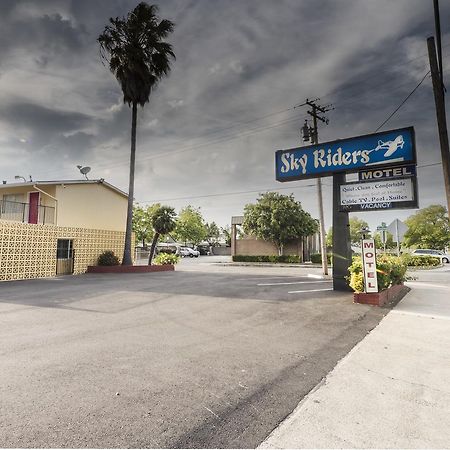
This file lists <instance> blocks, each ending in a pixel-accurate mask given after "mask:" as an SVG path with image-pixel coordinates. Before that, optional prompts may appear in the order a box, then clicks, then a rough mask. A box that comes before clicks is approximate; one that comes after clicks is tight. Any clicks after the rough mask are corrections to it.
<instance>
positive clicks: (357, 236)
mask: <svg viewBox="0 0 450 450" xmlns="http://www.w3.org/2000/svg"><path fill="white" fill-rule="evenodd" d="M348 222H349V224H350V242H351V244H352V245H360V244H361V239H362V233H361V230H362V229H363V228H366V229H369V224H368V223H367V222H366V221H365V220H362V219H358V218H357V217H350V219H349V221H348ZM364 234H365V236H366V239H370V237H371V233H370V231H369V232H367V233H364Z"/></svg>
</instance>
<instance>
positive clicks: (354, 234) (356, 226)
mask: <svg viewBox="0 0 450 450" xmlns="http://www.w3.org/2000/svg"><path fill="white" fill-rule="evenodd" d="M348 222H349V225H350V243H351V245H356V246H357V245H360V243H361V238H362V235H361V230H362V228H369V224H368V223H367V222H366V221H365V220H361V219H358V218H357V217H350V219H349V221H348ZM365 236H366V238H370V236H371V233H370V232H368V233H365ZM326 244H327V247H329V248H332V247H333V227H330V229H329V230H328V233H327V237H326Z"/></svg>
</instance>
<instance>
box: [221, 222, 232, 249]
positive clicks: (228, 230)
mask: <svg viewBox="0 0 450 450" xmlns="http://www.w3.org/2000/svg"><path fill="white" fill-rule="evenodd" d="M220 230H221V232H222V235H223V237H224V238H225V245H226V246H227V247H231V228H230V225H227V226H225V227H223V228H221V229H220Z"/></svg>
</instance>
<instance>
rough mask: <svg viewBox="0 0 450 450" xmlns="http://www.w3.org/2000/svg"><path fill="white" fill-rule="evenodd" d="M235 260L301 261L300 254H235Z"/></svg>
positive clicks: (294, 262) (296, 262)
mask: <svg viewBox="0 0 450 450" xmlns="http://www.w3.org/2000/svg"><path fill="white" fill-rule="evenodd" d="M233 261H234V262H269V263H289V264H298V263H300V262H301V260H300V256H297V255H282V256H276V255H256V256H249V255H235V256H233Z"/></svg>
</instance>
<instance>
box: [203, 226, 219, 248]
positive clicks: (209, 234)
mask: <svg viewBox="0 0 450 450" xmlns="http://www.w3.org/2000/svg"><path fill="white" fill-rule="evenodd" d="M205 230H206V237H205V239H206V241H207V242H208V244H209V245H211V246H212V247H213V246H214V245H216V244H217V243H218V242H219V237H220V229H219V227H218V226H217V225H216V223H215V222H211V223H206V224H205Z"/></svg>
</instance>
